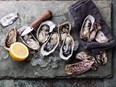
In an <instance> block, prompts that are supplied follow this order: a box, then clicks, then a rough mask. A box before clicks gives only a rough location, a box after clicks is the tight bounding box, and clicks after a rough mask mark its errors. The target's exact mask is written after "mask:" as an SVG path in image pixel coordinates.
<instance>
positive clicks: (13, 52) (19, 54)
mask: <svg viewBox="0 0 116 87" xmlns="http://www.w3.org/2000/svg"><path fill="white" fill-rule="evenodd" d="M9 53H10V56H11V57H12V58H13V59H14V60H17V61H23V60H25V59H26V58H27V57H28V55H29V50H28V48H27V47H26V46H25V45H24V44H22V43H20V42H15V43H13V44H12V45H11V46H10V50H9Z"/></svg>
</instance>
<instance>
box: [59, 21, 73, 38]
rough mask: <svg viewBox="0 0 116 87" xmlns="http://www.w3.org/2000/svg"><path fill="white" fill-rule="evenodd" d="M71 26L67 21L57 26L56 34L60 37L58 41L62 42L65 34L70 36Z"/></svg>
mask: <svg viewBox="0 0 116 87" xmlns="http://www.w3.org/2000/svg"><path fill="white" fill-rule="evenodd" d="M70 30H71V24H70V23H69V22H68V21H67V22H64V23H62V24H60V25H59V26H58V32H59V35H60V39H61V40H64V39H65V38H64V37H66V35H67V34H70Z"/></svg>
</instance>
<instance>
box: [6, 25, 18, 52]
mask: <svg viewBox="0 0 116 87" xmlns="http://www.w3.org/2000/svg"><path fill="white" fill-rule="evenodd" d="M16 38H17V32H16V28H15V27H14V28H12V29H10V30H9V32H8V34H7V36H6V39H5V42H4V48H5V49H6V50H8V51H9V48H10V46H11V44H13V43H14V42H16Z"/></svg>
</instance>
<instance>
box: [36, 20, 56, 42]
mask: <svg viewBox="0 0 116 87" xmlns="http://www.w3.org/2000/svg"><path fill="white" fill-rule="evenodd" d="M55 27H56V25H55V24H54V23H53V22H52V21H45V22H43V23H42V24H41V25H40V26H39V28H38V30H37V33H36V36H37V39H38V41H39V42H40V43H44V42H45V41H46V40H47V39H48V37H49V36H50V33H51V32H52V31H53V29H54V28H55Z"/></svg>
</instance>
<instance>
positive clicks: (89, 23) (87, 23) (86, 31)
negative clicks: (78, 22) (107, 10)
mask: <svg viewBox="0 0 116 87" xmlns="http://www.w3.org/2000/svg"><path fill="white" fill-rule="evenodd" d="M94 22H95V18H94V17H93V16H92V15H88V16H87V17H86V18H85V19H84V22H83V24H82V27H81V31H80V38H81V39H83V40H89V36H90V32H91V31H92V30H93V25H94Z"/></svg>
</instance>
